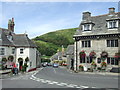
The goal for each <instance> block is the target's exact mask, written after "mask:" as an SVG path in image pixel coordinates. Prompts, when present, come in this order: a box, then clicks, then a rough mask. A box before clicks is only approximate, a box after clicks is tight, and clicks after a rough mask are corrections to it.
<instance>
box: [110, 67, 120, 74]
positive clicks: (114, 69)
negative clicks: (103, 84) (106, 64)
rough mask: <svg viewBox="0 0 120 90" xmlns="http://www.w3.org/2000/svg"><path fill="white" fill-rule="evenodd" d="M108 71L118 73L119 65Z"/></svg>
mask: <svg viewBox="0 0 120 90" xmlns="http://www.w3.org/2000/svg"><path fill="white" fill-rule="evenodd" d="M110 72H113V73H120V67H113V68H112V69H111V70H110Z"/></svg>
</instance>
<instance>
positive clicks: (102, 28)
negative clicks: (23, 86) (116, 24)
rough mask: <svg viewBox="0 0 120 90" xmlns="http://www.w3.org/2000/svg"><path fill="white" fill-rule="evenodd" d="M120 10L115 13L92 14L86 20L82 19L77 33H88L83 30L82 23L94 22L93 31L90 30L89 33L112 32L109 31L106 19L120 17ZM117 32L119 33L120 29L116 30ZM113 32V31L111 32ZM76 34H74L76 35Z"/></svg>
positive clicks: (80, 34)
mask: <svg viewBox="0 0 120 90" xmlns="http://www.w3.org/2000/svg"><path fill="white" fill-rule="evenodd" d="M119 15H120V12H117V13H114V14H105V15H98V16H91V17H89V18H88V19H86V20H83V21H81V23H80V26H79V29H77V30H76V33H75V35H76V36H77V35H79V36H83V35H85V36H86V35H88V34H86V33H83V31H82V26H81V25H82V24H84V23H93V24H94V26H93V28H92V32H88V33H89V35H99V34H105V33H106V34H108V33H110V32H108V29H107V24H106V20H110V19H120V16H119ZM116 32H117V33H119V32H120V31H116ZM111 34H112V32H111ZM75 35H74V36H75Z"/></svg>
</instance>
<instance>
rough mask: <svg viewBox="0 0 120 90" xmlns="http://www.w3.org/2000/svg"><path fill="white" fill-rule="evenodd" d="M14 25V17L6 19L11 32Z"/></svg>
mask: <svg viewBox="0 0 120 90" xmlns="http://www.w3.org/2000/svg"><path fill="white" fill-rule="evenodd" d="M14 26H15V24H14V18H12V20H11V19H9V21H8V30H11V31H12V32H14Z"/></svg>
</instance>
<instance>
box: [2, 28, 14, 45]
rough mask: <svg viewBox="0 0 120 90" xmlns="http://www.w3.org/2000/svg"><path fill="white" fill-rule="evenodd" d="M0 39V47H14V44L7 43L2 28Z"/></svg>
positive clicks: (7, 40)
mask: <svg viewBox="0 0 120 90" xmlns="http://www.w3.org/2000/svg"><path fill="white" fill-rule="evenodd" d="M0 38H1V39H0V45H2V46H14V44H13V43H12V42H10V41H9V39H8V38H7V35H6V33H5V32H4V30H3V29H2V28H0Z"/></svg>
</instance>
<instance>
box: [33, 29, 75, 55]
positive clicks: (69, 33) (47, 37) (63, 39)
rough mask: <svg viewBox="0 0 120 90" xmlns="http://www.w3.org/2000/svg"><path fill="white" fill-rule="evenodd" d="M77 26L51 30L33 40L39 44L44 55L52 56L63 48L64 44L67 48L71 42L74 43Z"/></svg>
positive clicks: (39, 48)
mask: <svg viewBox="0 0 120 90" xmlns="http://www.w3.org/2000/svg"><path fill="white" fill-rule="evenodd" d="M76 29H77V28H71V29H64V30H58V31H55V32H49V33H47V34H44V35H41V36H37V37H36V38H34V39H33V40H34V41H35V42H36V44H37V46H38V50H39V51H40V52H41V54H42V55H47V56H51V55H53V54H55V53H56V52H57V50H58V49H59V50H60V49H61V46H62V45H63V46H64V47H65V48H66V47H67V46H68V45H69V44H73V43H74V40H73V35H74V33H75V32H76Z"/></svg>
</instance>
